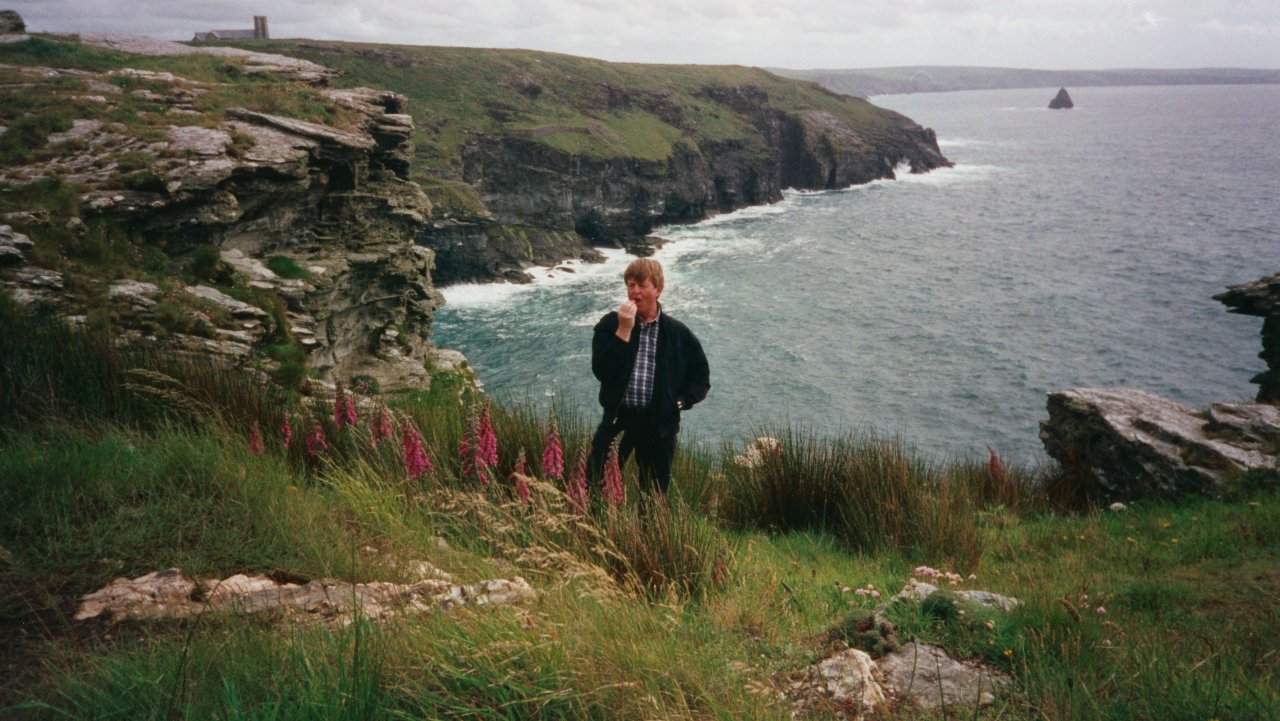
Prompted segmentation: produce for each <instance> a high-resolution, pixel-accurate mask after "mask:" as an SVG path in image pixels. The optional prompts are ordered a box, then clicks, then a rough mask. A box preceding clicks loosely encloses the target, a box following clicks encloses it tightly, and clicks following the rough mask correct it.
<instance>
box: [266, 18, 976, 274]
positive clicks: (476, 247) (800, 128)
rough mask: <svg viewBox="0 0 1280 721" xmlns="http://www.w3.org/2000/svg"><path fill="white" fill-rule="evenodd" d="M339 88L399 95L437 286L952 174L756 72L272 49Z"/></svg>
mask: <svg viewBox="0 0 1280 721" xmlns="http://www.w3.org/2000/svg"><path fill="white" fill-rule="evenodd" d="M253 47H255V48H264V49H270V50H272V51H274V52H281V53H286V54H289V55H293V56H297V57H301V58H306V59H309V60H312V61H315V62H317V63H321V64H324V65H326V66H330V67H334V68H340V69H341V70H342V71H343V75H342V77H340V78H338V79H337V80H335V82H336V83H338V84H348V83H350V84H367V85H375V86H377V87H386V88H389V89H391V90H394V91H396V92H399V93H402V94H404V95H405V96H407V97H408V98H409V99H410V112H412V113H413V115H414V119H415V121H416V127H417V131H416V133H415V140H416V159H415V164H414V168H413V170H412V172H411V177H413V178H414V179H416V180H418V181H419V182H420V183H421V185H422V186H423V188H424V190H426V192H427V193H428V195H429V196H430V197H431V199H432V201H433V203H434V204H435V206H436V209H437V212H436V213H435V214H434V215H433V217H432V221H431V223H429V224H428V225H427V226H425V227H424V228H423V229H422V231H421V232H420V234H419V236H418V240H419V242H420V243H422V244H423V245H425V246H427V247H430V248H431V249H432V250H434V251H436V254H437V260H436V272H435V276H434V277H435V279H436V281H437V282H438V283H441V284H447V283H452V282H457V281H473V280H489V279H494V278H503V277H505V278H510V279H520V278H521V277H525V274H524V273H523V272H522V271H523V269H524V268H526V267H528V266H529V265H531V264H547V263H553V262H556V261H558V260H562V259H565V258H574V257H583V256H586V257H591V256H592V255H593V248H595V247H600V246H609V247H619V246H623V247H628V248H631V249H633V250H635V251H637V252H644V247H645V246H646V244H647V242H646V240H645V236H646V235H648V234H649V233H650V232H651V231H652V230H653V229H654V228H655V227H656V226H659V225H664V224H670V223H682V222H692V221H696V220H700V219H703V218H706V217H708V216H709V215H714V214H716V213H721V212H726V211H729V210H734V209H737V208H741V207H744V206H748V205H754V204H760V203H768V202H773V201H776V200H779V199H781V197H782V191H783V189H784V188H797V189H805V190H821V189H833V188H842V187H847V186H849V185H853V184H858V183H865V182H869V181H871V180H875V179H878V178H891V177H895V174H896V173H900V172H926V171H929V170H932V169H934V168H938V167H943V166H947V165H950V163H949V162H948V161H947V160H946V158H945V157H943V155H942V154H941V152H940V151H939V149H938V144H937V139H936V137H935V135H934V133H933V132H932V131H931V130H929V129H927V128H923V127H921V126H919V125H918V124H916V123H915V122H913V121H911V120H910V119H909V118H906V117H904V116H902V115H899V114H897V113H894V112H891V111H888V110H884V109H882V108H878V107H875V106H874V105H871V104H870V103H867V102H866V101H864V100H860V99H856V98H851V97H848V96H844V95H839V94H837V93H833V92H831V91H829V90H826V89H823V88H822V87H820V86H818V85H816V84H813V83H805V82H798V81H794V80H788V79H785V78H782V77H779V76H777V75H773V74H771V73H769V72H766V71H764V70H760V69H758V68H745V67H737V66H714V67H713V66H674V65H636V64H617V63H607V62H603V61H598V60H592V59H588V58H579V57H572V56H567V55H557V54H553V53H541V52H532V51H521V50H477V49H466V48H438V47H407V46H371V45H352V44H347V43H332V42H314V41H271V42H268V43H265V44H264V43H255V44H254V46H253Z"/></svg>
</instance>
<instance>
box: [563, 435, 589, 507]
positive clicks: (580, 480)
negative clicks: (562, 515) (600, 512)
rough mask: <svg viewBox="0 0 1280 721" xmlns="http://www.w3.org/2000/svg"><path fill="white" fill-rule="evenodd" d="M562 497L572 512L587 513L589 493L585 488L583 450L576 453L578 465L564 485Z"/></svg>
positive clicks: (585, 458)
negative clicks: (563, 496)
mask: <svg viewBox="0 0 1280 721" xmlns="http://www.w3.org/2000/svg"><path fill="white" fill-rule="evenodd" d="M564 495H565V496H566V498H567V499H568V501H569V506H570V507H571V508H573V510H575V511H577V512H578V513H586V512H587V507H588V504H589V503H590V502H591V491H590V490H589V488H588V487H587V451H586V449H585V448H584V449H582V450H580V451H579V452H578V465H577V468H575V469H574V471H573V477H572V478H570V479H569V482H568V483H567V484H566V485H565V488H564Z"/></svg>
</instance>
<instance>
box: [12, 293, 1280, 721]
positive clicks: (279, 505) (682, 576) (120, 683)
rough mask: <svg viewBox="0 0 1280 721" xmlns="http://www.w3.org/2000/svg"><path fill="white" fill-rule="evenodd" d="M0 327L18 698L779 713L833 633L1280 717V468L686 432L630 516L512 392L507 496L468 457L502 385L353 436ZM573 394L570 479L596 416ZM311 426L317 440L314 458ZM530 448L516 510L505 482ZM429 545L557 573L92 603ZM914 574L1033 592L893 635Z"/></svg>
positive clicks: (1084, 689) (358, 574) (330, 570)
mask: <svg viewBox="0 0 1280 721" xmlns="http://www.w3.org/2000/svg"><path fill="white" fill-rule="evenodd" d="M0 337H6V338H22V339H23V342H22V343H20V344H10V345H11V348H10V349H9V351H8V352H6V353H5V354H3V355H2V356H0V505H3V507H4V508H5V509H6V513H5V514H4V515H3V517H0V638H3V641H4V644H3V645H4V648H5V649H6V654H7V661H8V663H9V668H11V669H15V671H14V672H13V673H11V674H9V675H7V676H6V678H5V681H4V682H3V685H0V715H5V716H15V715H16V716H17V717H18V718H99V717H102V714H103V713H104V712H105V711H107V710H110V714H111V717H113V718H114V717H121V718H125V717H127V718H139V717H143V718H155V717H177V718H188V719H202V718H210V719H213V718H245V717H254V718H285V717H288V718H292V717H298V716H306V717H308V718H316V717H319V718H334V717H338V718H345V717H351V718H389V719H390V718H459V719H461V718H467V719H475V718H504V719H505V718H511V719H515V718H521V719H523V718H599V719H605V718H608V719H631V718H635V719H647V718H654V717H660V718H688V719H694V718H698V719H700V718H759V719H784V718H788V708H787V706H786V704H785V703H783V702H782V701H780V700H779V696H778V692H779V690H780V689H782V688H784V687H786V686H787V685H788V683H789V679H792V678H794V677H795V676H796V675H797V674H799V673H800V672H802V671H803V669H805V668H806V667H808V666H810V665H811V664H813V663H815V662H816V661H817V660H819V659H821V658H823V657H824V656H825V655H826V654H828V653H830V652H831V651H832V649H833V648H838V647H839V646H838V644H839V643H851V644H854V645H858V646H861V647H863V648H867V649H869V650H871V651H874V652H883V651H884V650H887V649H889V648H892V647H893V646H894V645H895V644H898V643H906V642H908V641H912V640H924V641H928V642H931V643H937V644H940V645H942V646H944V647H945V648H947V649H948V650H949V652H950V653H951V654H952V655H954V656H957V657H959V658H967V659H972V660H980V661H983V662H985V663H987V664H990V665H992V666H994V667H996V668H998V669H1000V670H1003V671H1005V672H1007V673H1009V674H1010V675H1011V678H1012V686H1011V688H1010V690H1009V691H1008V692H1007V693H1006V694H1004V695H1003V696H1002V698H1001V700H1000V701H998V703H997V705H996V706H993V707H989V708H987V709H984V710H982V711H980V712H979V713H978V714H977V715H976V717H977V718H1006V719H1041V718H1052V719H1090V720H1092V719H1119V718H1165V717H1167V718H1171V719H1188V720H1190V719H1211V718H1221V719H1226V718H1260V719H1265V718H1275V717H1276V716H1277V714H1278V713H1280V658H1277V657H1276V653H1275V639H1276V638H1280V614H1277V612H1276V605H1275V602H1274V599H1275V597H1276V595H1277V594H1278V593H1280V579H1278V578H1277V577H1276V575H1275V572H1274V571H1275V568H1276V562H1277V558H1278V556H1280V530H1277V529H1280V495H1277V493H1276V492H1275V483H1274V480H1275V479H1274V474H1272V478H1271V479H1270V480H1271V482H1270V483H1265V482H1264V481H1265V479H1261V480H1260V479H1253V480H1252V481H1251V483H1252V484H1253V485H1254V486H1255V487H1256V490H1254V491H1253V494H1252V495H1250V496H1247V497H1246V498H1245V500H1242V501H1237V502H1222V501H1215V500H1210V499H1202V498H1197V499H1186V500H1183V501H1180V502H1177V503H1149V504H1136V505H1134V506H1131V507H1130V508H1129V509H1128V510H1126V511H1123V512H1110V511H1103V512H1099V511H1096V510H1089V509H1079V510H1070V509H1065V508H1060V507H1055V506H1054V505H1053V504H1052V503H1051V502H1050V501H1049V500H1048V494H1047V493H1045V492H1043V491H1042V490H1041V489H1043V487H1044V483H1045V478H1046V477H1047V476H1051V475H1052V474H1053V471H1052V469H1043V470H1040V471H1035V472H1033V471H1031V470H1028V469H1021V468H994V469H993V468H991V467H988V466H987V465H986V464H977V463H974V462H954V463H933V462H925V461H922V460H920V459H918V458H916V457H914V456H913V455H912V454H910V453H908V452H906V451H905V450H904V449H903V448H902V446H901V444H899V443H897V442H895V441H891V440H885V439H877V438H875V437H868V436H859V437H849V438H842V439H824V438H819V437H815V436H812V435H810V434H805V433H802V432H798V431H790V432H787V433H781V434H779V435H780V437H781V446H780V450H779V452H778V454H777V455H776V456H771V455H768V454H766V455H765V456H764V458H763V462H762V463H761V464H759V465H757V466H756V467H754V468H745V467H742V466H739V465H737V464H735V463H734V462H733V460H732V453H731V451H732V449H726V451H725V452H724V453H723V454H715V453H710V452H706V451H693V450H691V449H684V450H683V451H682V452H681V454H680V455H679V457H678V459H677V468H678V474H677V478H676V482H675V486H674V487H675V489H676V492H675V493H674V494H673V496H672V497H671V498H670V499H669V500H668V502H667V503H665V504H654V503H652V501H651V500H650V499H644V498H639V497H637V495H636V489H635V485H634V483H635V479H634V478H631V477H628V478H627V479H626V480H627V484H628V499H627V501H626V503H625V504H624V505H622V506H620V507H612V506H604V505H603V504H602V502H601V501H599V500H597V501H596V502H595V505H594V507H593V508H592V509H591V510H590V511H589V512H588V513H587V514H585V515H578V514H575V513H573V512H572V510H571V509H570V508H569V507H568V506H567V505H566V503H565V501H564V496H563V493H562V491H561V488H562V485H561V483H562V482H561V481H560V480H557V479H549V478H546V477H545V473H544V472H543V470H542V468H541V463H540V459H541V453H542V450H543V445H544V439H545V438H546V433H547V426H546V422H545V421H544V420H543V419H541V418H538V417H535V416H533V415H532V414H531V413H530V411H529V410H528V409H527V408H526V407H524V406H519V405H517V406H512V407H497V406H494V407H492V408H491V413H492V427H493V429H494V432H495V437H496V439H497V462H496V466H495V471H496V472H493V473H492V475H491V476H490V482H489V485H487V486H481V485H479V484H477V483H476V481H475V480H474V476H473V475H469V472H468V471H466V470H464V466H463V464H462V463H461V462H460V459H459V457H458V453H457V449H458V448H459V444H460V442H461V441H462V439H463V429H464V427H472V428H474V427H476V426H475V425H474V424H475V423H476V418H477V417H478V416H477V413H478V409H479V408H481V406H480V405H478V403H480V400H481V399H480V398H479V396H477V395H476V393H475V391H474V390H473V388H472V387H471V386H469V385H468V384H466V383H465V382H459V380H458V379H457V378H456V377H454V376H449V375H446V374H437V375H436V377H435V379H434V380H433V383H432V389H431V391H430V392H428V393H419V394H414V395H395V396H381V397H375V398H373V399H372V400H373V405H372V406H364V407H363V409H362V410H361V411H360V415H361V419H360V420H359V421H358V422H357V424H355V425H354V426H347V427H339V426H338V425H337V424H336V423H335V421H334V416H333V412H332V411H331V410H330V409H328V408H326V407H324V406H323V405H322V406H319V407H315V408H313V409H309V408H308V406H307V404H306V403H304V402H303V401H302V400H300V399H299V398H298V397H297V396H295V395H293V394H291V393H290V392H288V391H286V390H284V389H281V388H280V387H279V386H276V385H270V386H266V387H264V386H262V385H260V384H259V383H258V382H257V381H254V380H252V379H251V378H250V377H249V376H248V375H247V374H243V375H242V374H235V373H226V372H223V371H221V370H220V369H217V368H214V367H212V366H209V365H206V364H202V363H198V362H194V361H179V360H176V359H173V358H166V357H161V356H155V355H149V354H147V353H145V352H140V351H124V350H121V349H120V348H119V347H117V346H116V345H115V344H114V343H113V342H111V339H110V338H109V337H104V336H98V335H94V334H92V333H86V332H82V331H73V330H69V329H67V328H65V327H64V326H63V325H62V324H60V323H57V322H53V321H47V320H41V319H37V318H30V317H28V316H26V315H24V314H23V313H21V312H19V311H18V310H17V309H16V308H15V307H14V306H13V305H12V304H11V303H7V302H5V303H2V304H0ZM355 385H356V384H355V383H354V379H353V382H352V383H349V384H348V386H349V387H355ZM382 403H386V404H389V406H390V407H391V409H392V413H393V415H394V417H395V424H396V426H397V428H406V427H408V426H407V425H406V424H407V423H410V422H411V423H412V426H413V427H414V428H416V429H418V430H420V431H421V434H422V438H423V442H424V446H425V448H426V449H427V451H428V453H429V455H430V459H431V462H432V469H431V470H429V471H427V472H425V473H424V474H423V475H422V476H421V477H420V478H417V477H412V476H410V475H409V474H408V473H407V472H406V469H405V466H404V463H403V460H402V457H401V443H400V440H401V439H400V434H399V432H398V431H397V433H396V435H394V436H393V437H392V438H391V439H381V440H378V437H375V436H374V435H373V430H372V429H373V426H374V425H375V419H376V418H378V417H379V412H378V411H376V409H377V408H379V407H380V404H382ZM286 412H288V414H289V415H288V418H289V419H290V420H291V423H292V427H291V428H292V432H293V434H294V438H293V441H292V443H291V444H290V445H289V446H288V447H287V448H286V447H285V445H284V439H283V438H282V436H281V433H280V428H281V427H282V425H283V423H284V420H285V418H286V416H285V413H286ZM557 416H558V419H559V422H558V427H559V429H560V433H561V435H562V437H563V444H564V457H565V459H566V466H567V467H568V468H567V472H569V473H571V472H572V469H573V467H574V465H575V460H576V458H577V457H578V455H579V453H580V452H581V451H582V450H584V449H585V448H586V446H587V444H588V441H589V428H588V425H587V423H585V422H584V421H583V420H582V419H579V418H577V417H576V416H575V415H574V414H573V413H572V412H571V411H570V410H568V409H558V410H557ZM468 419H470V420H468ZM255 429H256V430H257V432H258V433H259V436H260V437H261V438H262V440H263V442H264V446H265V448H264V449H263V450H262V451H261V455H259V454H257V453H255V450H254V448H253V446H252V444H251V442H250V438H251V436H252V435H253V434H254V431H255ZM317 429H318V430H319V431H320V432H322V433H323V434H324V435H325V437H326V438H327V447H326V449H325V450H323V451H319V450H317V451H315V452H314V453H309V452H308V450H307V446H306V444H305V443H303V442H301V439H302V438H303V436H304V435H309V434H312V433H314V432H315V431H316V430H317ZM313 450H314V449H313ZM521 456H523V457H524V459H525V464H526V465H525V467H526V469H527V470H528V471H529V472H531V474H532V476H533V477H534V480H533V481H532V482H531V483H532V486H533V488H532V494H531V497H530V500H529V501H528V502H526V501H524V500H522V497H521V496H520V495H519V494H518V493H517V492H516V490H515V488H514V486H513V485H512V483H511V481H509V480H508V479H507V478H506V473H507V472H508V471H509V470H510V469H512V468H513V467H515V466H516V464H517V463H518V462H519V461H518V459H519V457H521ZM823 493H827V494H831V497H832V498H836V499H839V500H840V502H839V503H832V502H830V501H825V502H824V501H823V500H822V498H821V494H823ZM595 495H596V496H597V498H598V492H596V493H595ZM944 508H945V509H946V510H945V513H944V512H943V511H942V510H941V509H944ZM752 509H756V510H757V511H758V512H757V513H752V512H751V510H752ZM944 516H945V517H944ZM439 538H443V539H445V540H446V541H447V543H448V545H447V547H446V546H443V545H441V544H440V543H439V542H438V540H437V539H439ZM367 548H372V549H376V553H374V554H370V553H367V552H366V551H363V550H361V549H367ZM408 559H427V560H430V561H431V562H432V563H434V564H435V565H437V566H439V567H442V568H445V569H447V570H449V571H451V572H453V573H454V574H455V575H456V576H457V577H458V579H459V580H460V581H462V582H471V581H475V580H479V579H483V578H494V577H510V576H513V575H522V576H524V577H525V578H527V579H529V580H530V581H531V583H533V584H534V586H535V587H536V588H537V589H539V591H540V596H539V598H538V599H537V600H536V601H533V602H529V603H526V604H523V605H521V606H515V607H478V608H468V607H464V608H459V609H454V610H452V611H449V612H438V613H433V614H430V615H426V616H411V617H407V618H402V619H399V620H391V621H379V622H374V621H371V620H367V619H357V620H356V622H355V623H354V624H352V625H350V626H347V627H345V628H329V627H325V626H316V625H296V624H283V625H282V624H280V623H279V622H278V621H275V620H273V619H272V618H271V617H250V618H235V617H217V616H212V615H209V616H204V617H201V618H199V619H196V620H190V621H184V622H153V623H146V624H138V623H131V624H124V625H119V626H111V627H107V626H103V625H100V624H97V623H93V622H88V623H86V622H74V621H72V620H70V615H71V610H72V609H73V608H74V606H75V601H76V599H77V598H78V597H79V596H80V595H81V594H84V593H86V592H88V591H91V590H94V589H97V588H99V587H101V586H102V585H104V584H105V583H107V582H109V581H110V580H112V579H113V578H116V577H120V576H127V577H136V576H140V575H143V574H145V573H148V572H151V571H154V570H158V569H161V568H168V567H174V566H177V567H181V568H182V569H184V571H185V572H187V573H188V574H190V575H194V576H207V577H225V576H228V575H231V574H233V573H239V572H245V573H255V572H256V573H270V574H276V575H284V576H286V577H291V578H296V577H303V578H319V577H331V578H339V579H347V580H357V581H368V580H393V581H403V580H408V579H407V578H406V576H405V571H403V570H402V567H401V566H400V565H398V564H397V563H396V562H395V561H396V560H408ZM917 564H930V565H932V566H935V567H938V568H944V569H948V570H954V571H956V572H957V573H960V574H964V575H968V574H969V573H973V574H975V575H976V580H970V581H966V582H963V583H962V585H961V587H962V588H982V589H985V590H990V591H995V592H999V593H1003V594H1007V595H1012V596H1016V597H1018V598H1020V599H1021V600H1022V601H1023V604H1022V605H1021V606H1020V607H1018V608H1017V609H1015V610H1014V611H1012V612H1008V613H1004V612H998V611H994V610H991V609H986V608H983V607H978V606H975V605H973V604H971V603H969V602H967V601H965V600H963V599H961V598H959V597H957V596H953V595H949V594H944V595H941V596H935V597H933V598H932V599H931V600H930V601H928V602H927V603H924V604H895V605H892V606H890V607H889V608H888V610H887V612H886V613H887V615H888V619H889V620H890V621H891V622H892V623H893V624H894V631H893V633H892V635H891V636H886V635H884V634H883V633H882V632H881V630H880V629H879V628H878V627H875V625H874V623H869V621H873V616H872V615H871V613H870V611H871V609H872V608H873V607H874V606H875V605H876V604H877V603H880V602H881V601H882V600H883V599H880V600H876V599H874V598H872V597H871V596H870V595H869V593H870V589H879V590H880V591H883V592H884V596H885V597H887V596H889V595H891V594H892V593H894V592H895V591H896V590H897V589H898V588H899V587H900V586H901V585H902V584H903V582H904V581H905V580H906V579H907V578H908V577H909V576H910V575H911V574H912V570H911V569H912V568H913V567H914V566H916V565H917ZM935 583H936V581H935ZM854 587H857V588H858V592H856V593H855V592H854V590H853V589H854ZM877 592H879V591H877ZM831 713H832V712H828V711H823V710H819V711H816V712H815V714H816V716H815V717H816V718H833V717H834V716H832V715H830V714H831ZM965 715H966V716H968V714H965ZM890 718H894V717H892V716H890ZM896 718H903V719H906V718H920V716H918V715H915V714H914V713H913V712H906V711H904V712H902V713H901V714H899V715H898V716H897V717H896Z"/></svg>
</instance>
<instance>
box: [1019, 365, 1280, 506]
mask: <svg viewBox="0 0 1280 721" xmlns="http://www.w3.org/2000/svg"><path fill="white" fill-rule="evenodd" d="M1048 407H1049V419H1048V420H1046V421H1042V422H1041V423H1040V438H1041V440H1042V441H1043V443H1044V447H1045V450H1046V451H1047V452H1048V454H1049V456H1050V457H1052V458H1053V459H1054V460H1056V461H1058V463H1060V464H1062V465H1063V467H1064V468H1067V469H1069V470H1071V471H1074V472H1078V473H1079V474H1081V476H1082V477H1083V478H1084V479H1085V482H1086V483H1088V484H1089V485H1091V486H1092V487H1093V488H1092V489H1091V490H1097V491H1101V492H1102V494H1103V495H1105V496H1107V497H1108V498H1112V499H1116V500H1129V499H1134V498H1142V497H1150V496H1169V495H1174V494H1180V493H1187V492H1196V493H1213V492H1216V491H1217V490H1219V488H1220V486H1221V483H1222V481H1223V479H1224V478H1225V477H1226V475H1227V474H1228V473H1229V472H1232V471H1243V470H1247V469H1251V468H1269V467H1274V466H1275V464H1276V456H1275V450H1274V447H1273V448H1271V449H1270V450H1269V451H1267V450H1263V449H1262V448H1260V447H1259V446H1258V445H1257V444H1253V446H1252V447H1251V446H1250V445H1249V444H1233V443H1231V442H1229V441H1228V440H1227V439H1224V438H1221V437H1217V436H1216V435H1215V434H1214V433H1212V432H1210V430H1209V427H1208V423H1207V421H1206V420H1205V418H1204V417H1203V416H1202V415H1201V414H1199V413H1197V412H1196V411H1194V410H1192V409H1190V408H1187V407H1186V406H1183V405H1180V404H1178V403H1174V402H1173V401H1170V400H1167V399H1164V398H1161V397H1159V396H1156V395H1154V394H1151V393H1147V392H1145V391H1138V390H1131V389H1124V388H1110V389H1098V388H1073V389H1070V390H1066V391H1057V392H1054V393H1050V394H1049V402H1048ZM1220 415H1222V414H1220ZM1223 417H1225V416H1223Z"/></svg>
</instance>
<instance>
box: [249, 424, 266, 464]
mask: <svg viewBox="0 0 1280 721" xmlns="http://www.w3.org/2000/svg"><path fill="white" fill-rule="evenodd" d="M264 450H266V449H265V448H264V447H263V445H262V433H261V432H259V431H258V422H257V421H254V422H253V428H252V429H250V431H249V452H250V453H252V454H253V455H255V456H260V455H262V452H263V451H264Z"/></svg>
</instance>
